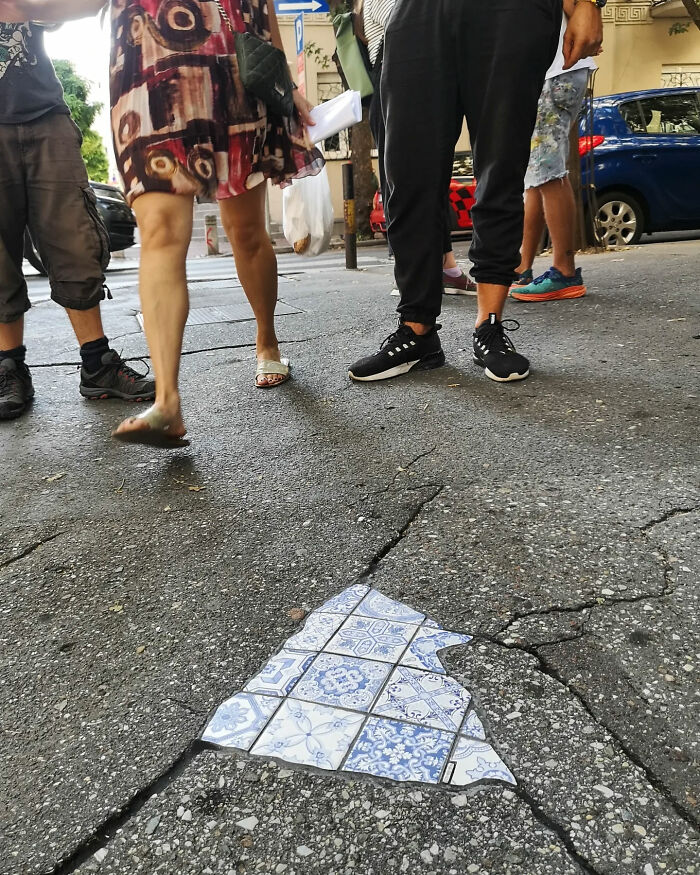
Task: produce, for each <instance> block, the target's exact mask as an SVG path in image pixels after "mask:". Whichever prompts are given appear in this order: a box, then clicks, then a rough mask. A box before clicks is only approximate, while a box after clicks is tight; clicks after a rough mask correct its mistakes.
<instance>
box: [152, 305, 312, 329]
mask: <svg viewBox="0 0 700 875" xmlns="http://www.w3.org/2000/svg"><path fill="white" fill-rule="evenodd" d="M301 312H302V311H301V310H298V309H297V308H296V307H290V306H289V304H285V303H284V301H278V302H277V307H276V308H275V315H276V316H291V315H293V314H294V313H301ZM254 318H255V317H254V316H253V311H252V310H251V309H250V304H248V302H247V301H241V302H240V303H238V302H235V303H232V304H228V305H227V306H222V307H195V308H194V309H192V310H190V315H189V316H188V317H187V323H186V324H187V325H216V324H219V323H222V322H250V321H252V320H253V319H254ZM136 319H137V321H138V323H139V325H140V326H141V330H142V331H143V313H137V314H136Z"/></svg>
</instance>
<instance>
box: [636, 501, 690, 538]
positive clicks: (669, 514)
mask: <svg viewBox="0 0 700 875" xmlns="http://www.w3.org/2000/svg"><path fill="white" fill-rule="evenodd" d="M697 510H700V504H695V505H693V506H692V507H672V508H671V509H670V510H667V511H666V513H663V514H661V516H660V517H658V518H657V519H653V520H650V522H648V523H644V525H643V526H640V528H639V531H640V532H645V533H646V532H648V531H649V529H652V528H653V527H654V526H658V525H660V524H661V523H665V522H666V521H667V520H670V519H673V517H676V516H682V515H683V514H686V513H694V512H695V511H697Z"/></svg>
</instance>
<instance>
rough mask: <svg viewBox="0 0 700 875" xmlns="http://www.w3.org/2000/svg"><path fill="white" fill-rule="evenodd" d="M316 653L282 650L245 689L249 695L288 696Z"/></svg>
mask: <svg viewBox="0 0 700 875" xmlns="http://www.w3.org/2000/svg"><path fill="white" fill-rule="evenodd" d="M314 656H316V654H315V653H295V652H294V651H293V650H281V651H280V652H279V653H278V654H277V655H276V656H273V657H272V659H271V660H270V661H269V662H268V663H267V664H266V665H265V667H264V668H263V669H262V671H260V672H259V673H258V674H256V675H255V677H254V678H253V679H252V680H250V681H248V683H247V684H246V685H245V687H243V689H244V690H245V691H246V692H247V693H267V694H268V695H270V696H286V695H287V693H288V692H289V691H290V690H291V688H292V687H293V686H294V684H295V683H296V682H297V681H298V680H299V678H300V677H301V676H302V675H303V674H304V672H305V671H306V669H307V668H308V667H309V665H310V663H311V661H312V660H313V658H314Z"/></svg>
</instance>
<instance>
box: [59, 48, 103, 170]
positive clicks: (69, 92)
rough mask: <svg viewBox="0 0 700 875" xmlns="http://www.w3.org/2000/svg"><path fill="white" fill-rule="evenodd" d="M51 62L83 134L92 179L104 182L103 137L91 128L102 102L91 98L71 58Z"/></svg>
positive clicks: (82, 150) (88, 88)
mask: <svg viewBox="0 0 700 875" xmlns="http://www.w3.org/2000/svg"><path fill="white" fill-rule="evenodd" d="M53 65H54V68H55V70H56V75H57V76H58V79H59V81H60V83H61V85H62V86H63V96H64V98H65V101H66V103H67V104H68V109H70V114H71V116H72V118H73V121H74V122H75V123H76V125H77V126H78V127H79V128H80V132H81V134H82V135H83V146H82V149H81V152H82V155H83V161H85V166H86V167H87V173H88V176H89V177H90V179H94V180H95V182H107V180H108V178H109V163H108V161H107V152H106V151H105V147H104V143H103V142H102V137H101V136H100V135H99V134H98V133H97V131H95V130H93V128H92V125H93V122H94V121H95V116H96V115H97V113H98V112H99V111H100V110H101V109H102V104H101V103H92V102H90V100H89V97H90V83H89V82H88V81H87V80H86V79H83V77H82V76H79V75H78V74H77V73H76V72H75V67H74V66H73V64H72V63H71V62H70V61H54V62H53Z"/></svg>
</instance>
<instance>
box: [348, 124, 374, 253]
mask: <svg viewBox="0 0 700 875" xmlns="http://www.w3.org/2000/svg"><path fill="white" fill-rule="evenodd" d="M351 137H352V166H353V175H354V177H355V215H356V217H357V236H358V237H359V238H360V240H362V239H365V240H366V239H368V238H369V237H371V236H372V230H371V228H370V225H369V214H370V212H371V211H372V200H373V199H374V194H375V192H376V190H377V181H376V177H375V175H374V168H373V166H372V154H371V153H372V149H373V148H374V140H373V139H372V132H371V131H370V129H369V116H368V110H367V108H366V107H365V109H364V110H363V112H362V121H361V122H360V123H359V124H358V125H355V126H354V127H353V128H352V135H351Z"/></svg>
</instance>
